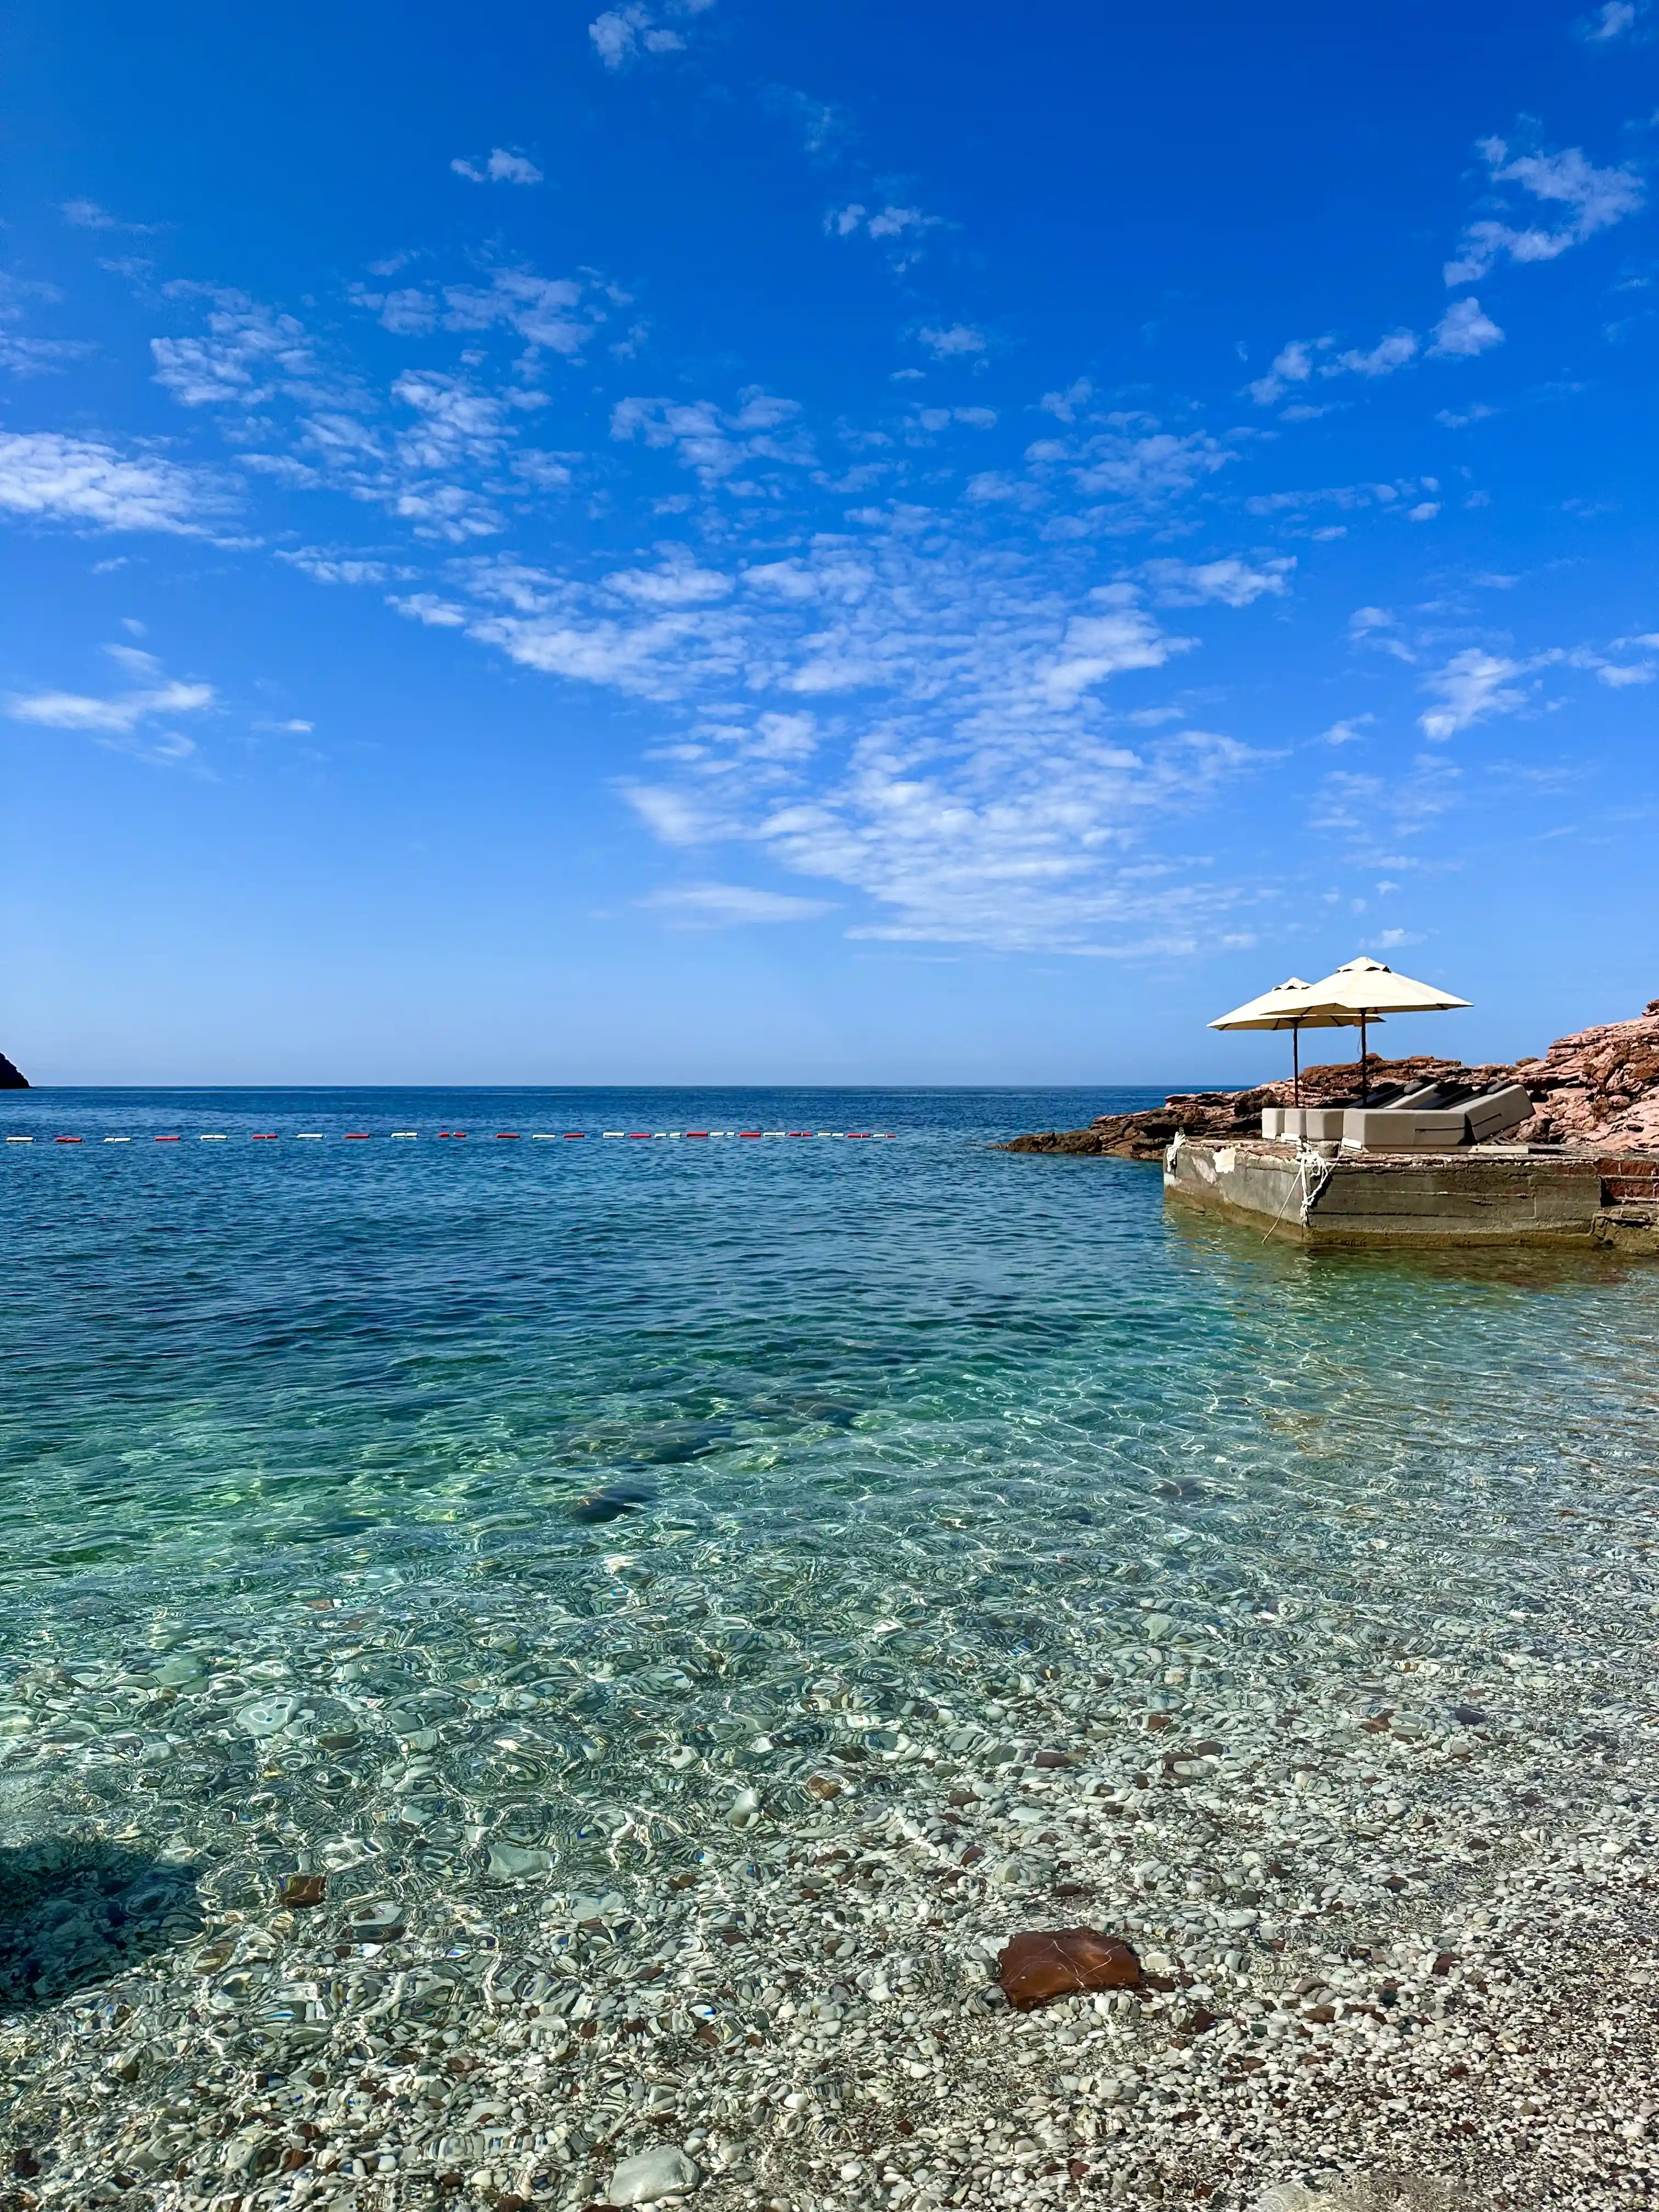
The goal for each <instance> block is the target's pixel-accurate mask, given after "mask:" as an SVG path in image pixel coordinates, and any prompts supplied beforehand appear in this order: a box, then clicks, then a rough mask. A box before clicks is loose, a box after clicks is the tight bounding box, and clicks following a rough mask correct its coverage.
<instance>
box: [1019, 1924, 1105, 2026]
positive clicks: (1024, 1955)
mask: <svg viewBox="0 0 1659 2212" xmlns="http://www.w3.org/2000/svg"><path fill="white" fill-rule="evenodd" d="M997 1978H998V1980H999V1981H1000V1983H1001V1984H1002V1988H1003V1992H1004V1994H1005V1996H1006V1997H1007V1999H1008V2002H1009V2003H1010V2004H1011V2005H1012V2007H1013V2008H1014V2009H1015V2011H1016V2012H1030V2011H1031V2010H1032V2009H1033V2008H1034V2007H1036V2006H1037V2005H1040V2004H1047V2003H1048V2002H1049V2000H1050V1999H1051V1998H1053V1997H1064V1996H1074V1995H1075V1994H1076V1993H1077V1992H1078V1991H1079V1990H1133V1989H1138V1988H1139V1986H1140V1981H1141V1972H1140V1961H1139V1959H1138V1958H1137V1957H1136V1955H1135V1954H1134V1953H1133V1951H1132V1950H1131V1949H1130V1948H1129V1946H1128V1945H1127V1943H1126V1942H1124V1941H1123V1939H1122V1937H1121V1936H1107V1935H1103V1934H1102V1932H1101V1931H1100V1930H1099V1929H1097V1928H1048V1929H1031V1930H1028V1931H1027V1932H1026V1933H1025V1934H1024V1935H1022V1936H1015V1938H1014V1940H1013V1942H1012V1943H1010V1944H1009V1945H1008V1947H1007V1948H1006V1950H1003V1951H1001V1952H1000V1953H999V1954H998V1955H997Z"/></svg>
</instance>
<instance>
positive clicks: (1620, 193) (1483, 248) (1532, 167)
mask: <svg viewBox="0 0 1659 2212" xmlns="http://www.w3.org/2000/svg"><path fill="white" fill-rule="evenodd" d="M1480 155H1481V156H1482V158H1483V160H1484V161H1486V167H1487V168H1488V169H1489V170H1490V171H1491V173H1492V182H1493V183H1494V184H1498V185H1502V184H1516V185H1520V186H1521V187H1522V190H1523V191H1528V192H1530V193H1531V194H1532V195H1533V197H1534V199H1539V200H1542V201H1543V202H1545V203H1546V204H1547V205H1549V206H1553V207H1562V208H1565V209H1566V210H1568V219H1567V221H1566V222H1565V223H1564V224H1563V225H1562V226H1561V227H1559V228H1557V229H1553V230H1547V229H1541V228H1539V227H1538V226H1537V225H1536V224H1533V225H1529V226H1528V228H1525V229H1522V230H1517V229H1516V228H1514V227H1513V226H1512V225H1511V224H1509V223H1505V222H1497V221H1495V220H1492V219H1490V218H1486V219H1483V220H1481V221H1480V222H1472V223H1470V224H1469V225H1468V228H1467V229H1466V230H1465V231H1464V233H1463V240H1462V248H1461V251H1460V252H1459V254H1458V256H1457V258H1456V259H1455V260H1452V261H1449V262H1448V263H1447V264H1446V268H1445V277H1446V282H1447V283H1448V284H1469V283H1475V282H1477V281H1478V280H1479V279H1480V277H1482V276H1485V275H1486V272H1487V270H1489V269H1491V268H1492V264H1494V263H1495V262H1497V261H1499V260H1502V259H1503V258H1505V257H1506V256H1507V258H1509V259H1510V260H1511V261H1518V262H1527V261H1553V260H1554V259H1555V258H1556V257H1557V255H1558V254H1561V253H1565V252H1566V251H1567V249H1568V248H1569V247H1570V246H1578V245H1582V244H1583V240H1585V239H1587V238H1592V237H1594V236H1595V233H1596V232H1597V231H1599V230H1606V229H1607V228H1609V226H1610V225H1612V224H1613V223H1615V222H1620V221H1622V220H1623V218H1624V217H1625V216H1627V215H1632V214H1634V213H1635V211H1636V210H1637V209H1638V208H1639V207H1640V206H1641V205H1642V204H1643V202H1644V198H1645V197H1646V192H1645V188H1644V185H1643V183H1642V179H1640V178H1639V177H1638V175H1637V173H1636V172H1635V171H1634V170H1633V169H1629V168H1616V169H1613V168H1610V169H1598V168H1596V167H1595V165H1594V164H1593V163H1592V162H1590V161H1587V160H1586V159H1585V157H1584V155H1583V151H1582V150H1581V149H1579V148H1578V147H1577V146H1571V147H1569V148H1568V149H1567V150H1566V151H1565V153H1562V154H1520V155H1516V156H1515V157H1514V159H1513V160H1511V159H1510V149H1509V147H1508V145H1507V144H1506V143H1505V142H1504V140H1503V139H1502V138H1483V139H1482V140H1481V141H1480Z"/></svg>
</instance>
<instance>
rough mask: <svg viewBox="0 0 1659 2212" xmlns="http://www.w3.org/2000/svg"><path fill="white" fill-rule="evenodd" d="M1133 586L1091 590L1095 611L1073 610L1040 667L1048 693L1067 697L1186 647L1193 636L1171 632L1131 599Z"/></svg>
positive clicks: (1054, 698)
mask: <svg viewBox="0 0 1659 2212" xmlns="http://www.w3.org/2000/svg"><path fill="white" fill-rule="evenodd" d="M1134 597H1135V593H1134V591H1133V586H1130V585H1125V584H1107V585H1105V586H1103V587H1102V588H1101V589H1099V590H1098V591H1093V592H1090V594H1089V599H1090V601H1091V604H1092V605H1094V606H1095V607H1097V608H1098V609H1099V611H1098V612H1097V613H1089V614H1079V615H1074V616H1073V617H1072V619H1071V620H1070V622H1068V623H1066V634H1065V636H1064V638H1063V640H1062V641H1061V644H1060V652H1059V654H1058V656H1057V657H1056V658H1055V659H1054V661H1053V663H1052V664H1051V665H1049V666H1048V668H1047V669H1045V670H1044V671H1043V672H1042V689H1043V692H1044V694H1045V695H1046V696H1047V697H1048V699H1050V700H1052V701H1055V702H1071V701H1073V700H1075V699H1076V698H1077V697H1078V696H1079V693H1081V692H1084V691H1086V690H1092V689H1093V687H1094V686H1095V685H1096V684H1103V683H1104V682H1105V680H1106V678H1108V677H1109V676H1117V675H1121V673H1122V672H1123V671H1124V670H1126V669H1130V668H1161V667H1162V666H1163V665H1164V662H1165V661H1166V660H1167V659H1169V658H1170V654H1171V653H1188V652H1190V651H1191V650H1192V648H1193V647H1194V646H1195V645H1196V644H1197V642H1198V640H1197V639H1196V638H1194V637H1170V635H1168V634H1167V633H1166V632H1164V631H1163V630H1161V629H1159V628H1158V624H1157V623H1155V622H1154V621H1153V620H1152V617H1151V616H1150V615H1149V614H1147V613H1146V611H1145V610H1144V609H1142V608H1140V607H1138V606H1136V605H1134V604H1133V601H1134Z"/></svg>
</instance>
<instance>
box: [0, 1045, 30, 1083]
mask: <svg viewBox="0 0 1659 2212" xmlns="http://www.w3.org/2000/svg"><path fill="white" fill-rule="evenodd" d="M28 1087H29V1079H28V1078H27V1075H25V1074H24V1073H23V1071H22V1069H21V1067H14V1066H12V1064H11V1062H10V1061H9V1060H8V1059H7V1058H6V1055H5V1054H4V1053H3V1052H0V1091H27V1089H28Z"/></svg>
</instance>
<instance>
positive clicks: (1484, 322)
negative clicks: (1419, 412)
mask: <svg viewBox="0 0 1659 2212" xmlns="http://www.w3.org/2000/svg"><path fill="white" fill-rule="evenodd" d="M1503 343H1504V333H1503V331H1500V330H1499V329H1498V325H1497V324H1496V323H1495V322H1493V320H1492V317H1491V316H1490V315H1487V314H1483V313H1481V310H1480V301H1479V300H1475V299H1468V300H1456V301H1453V303H1452V305H1451V306H1450V307H1448V308H1447V310H1446V312H1445V313H1444V314H1443V315H1442V317H1441V318H1440V320H1439V321H1438V322H1437V324H1436V325H1435V326H1434V343H1432V344H1431V346H1430V348H1429V351H1430V352H1431V353H1433V354H1441V355H1450V356H1455V357H1460V358H1461V357H1463V356H1468V355H1471V354H1477V353H1485V352H1486V349H1487V348H1488V347H1489V346H1495V345H1502V344H1503ZM1483 411H1485V412H1486V413H1490V412H1491V410H1490V409H1486V410H1483ZM1470 419H1472V417H1471V418H1470ZM1442 420H1444V417H1442Z"/></svg>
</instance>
